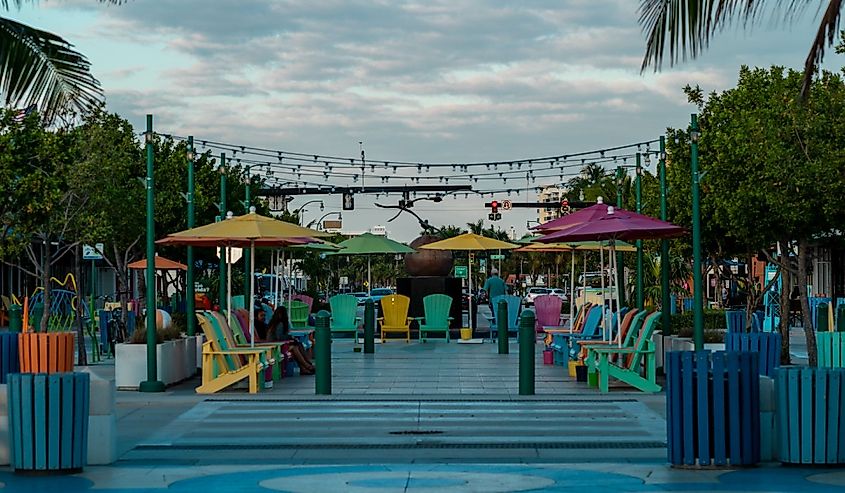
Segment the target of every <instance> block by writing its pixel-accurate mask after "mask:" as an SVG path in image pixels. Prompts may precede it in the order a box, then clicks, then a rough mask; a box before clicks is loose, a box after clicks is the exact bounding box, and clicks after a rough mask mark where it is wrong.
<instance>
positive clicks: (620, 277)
mask: <svg viewBox="0 0 845 493" xmlns="http://www.w3.org/2000/svg"><path fill="white" fill-rule="evenodd" d="M623 174H624V171H623V170H622V166H617V167H616V207H618V208H620V209H622V180H623ZM573 255H574V254H573ZM616 291H617V293H616V294H617V297H618V299H619V306H617V307H616V309H617V310H619V307H621V306H622V305H624V304H625V263H624V261H623V257H622V252H619V251H617V252H616Z"/></svg>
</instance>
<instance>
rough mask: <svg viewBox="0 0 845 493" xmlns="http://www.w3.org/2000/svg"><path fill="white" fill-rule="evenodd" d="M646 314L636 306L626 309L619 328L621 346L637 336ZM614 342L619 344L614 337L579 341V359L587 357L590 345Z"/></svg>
mask: <svg viewBox="0 0 845 493" xmlns="http://www.w3.org/2000/svg"><path fill="white" fill-rule="evenodd" d="M647 314H648V312H647V311H645V310H643V311H640V310H639V309H637V308H632V309H631V310H628V311H627V312H626V313H625V314H624V316H623V317H622V325H621V326H620V328H619V330H620V332H619V339H620V340H621V341H622V345H623V346H628V345H630V343H631V338H632V337H637V335H638V334H639V331H640V328H641V327H642V322H643V320H645V316H646V315H647ZM613 344H616V345H617V346H618V345H619V342H618V341H617V339H616V338H613V339H611V340H609V341H603V340H590V341H581V342H580V343H579V346H581V359H583V360H585V361H586V359H587V352H588V351H589V349H590V348H591V347H602V346H610V345H613Z"/></svg>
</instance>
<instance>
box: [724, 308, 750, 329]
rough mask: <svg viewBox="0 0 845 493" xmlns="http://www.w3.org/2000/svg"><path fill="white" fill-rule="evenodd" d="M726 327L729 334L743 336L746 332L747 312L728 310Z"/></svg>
mask: <svg viewBox="0 0 845 493" xmlns="http://www.w3.org/2000/svg"><path fill="white" fill-rule="evenodd" d="M725 326H726V327H727V328H728V334H742V333H744V332H745V311H743V310H728V311H726V312H725Z"/></svg>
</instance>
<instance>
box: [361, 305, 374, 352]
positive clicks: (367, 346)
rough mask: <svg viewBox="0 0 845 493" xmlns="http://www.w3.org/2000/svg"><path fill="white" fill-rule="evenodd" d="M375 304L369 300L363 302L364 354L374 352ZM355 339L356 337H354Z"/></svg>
mask: <svg viewBox="0 0 845 493" xmlns="http://www.w3.org/2000/svg"><path fill="white" fill-rule="evenodd" d="M375 332H376V304H375V303H373V300H372V299H371V298H368V299H367V301H366V302H364V354H373V353H375V352H376V344H375ZM356 338H357V335H356Z"/></svg>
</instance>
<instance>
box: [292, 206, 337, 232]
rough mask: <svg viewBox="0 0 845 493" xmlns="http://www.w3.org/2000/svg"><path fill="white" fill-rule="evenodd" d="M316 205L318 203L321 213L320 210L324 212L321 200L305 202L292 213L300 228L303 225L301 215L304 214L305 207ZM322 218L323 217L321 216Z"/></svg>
mask: <svg viewBox="0 0 845 493" xmlns="http://www.w3.org/2000/svg"><path fill="white" fill-rule="evenodd" d="M317 203H319V204H320V210H321V211H322V210H324V209H325V208H326V206H325V205H324V204H323V201H322V200H309V201H308V202H306V203H304V204H302V205H301V206H300V207H299V208H298V209H296V210H295V211H293V214H296V217H297V219H298V221H299V225H300V226H302V225H303V224H302V215H301V214H304V213H305V207H306V206H307V205H308V204H317ZM329 214H331V213H329ZM323 217H325V216H323Z"/></svg>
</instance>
